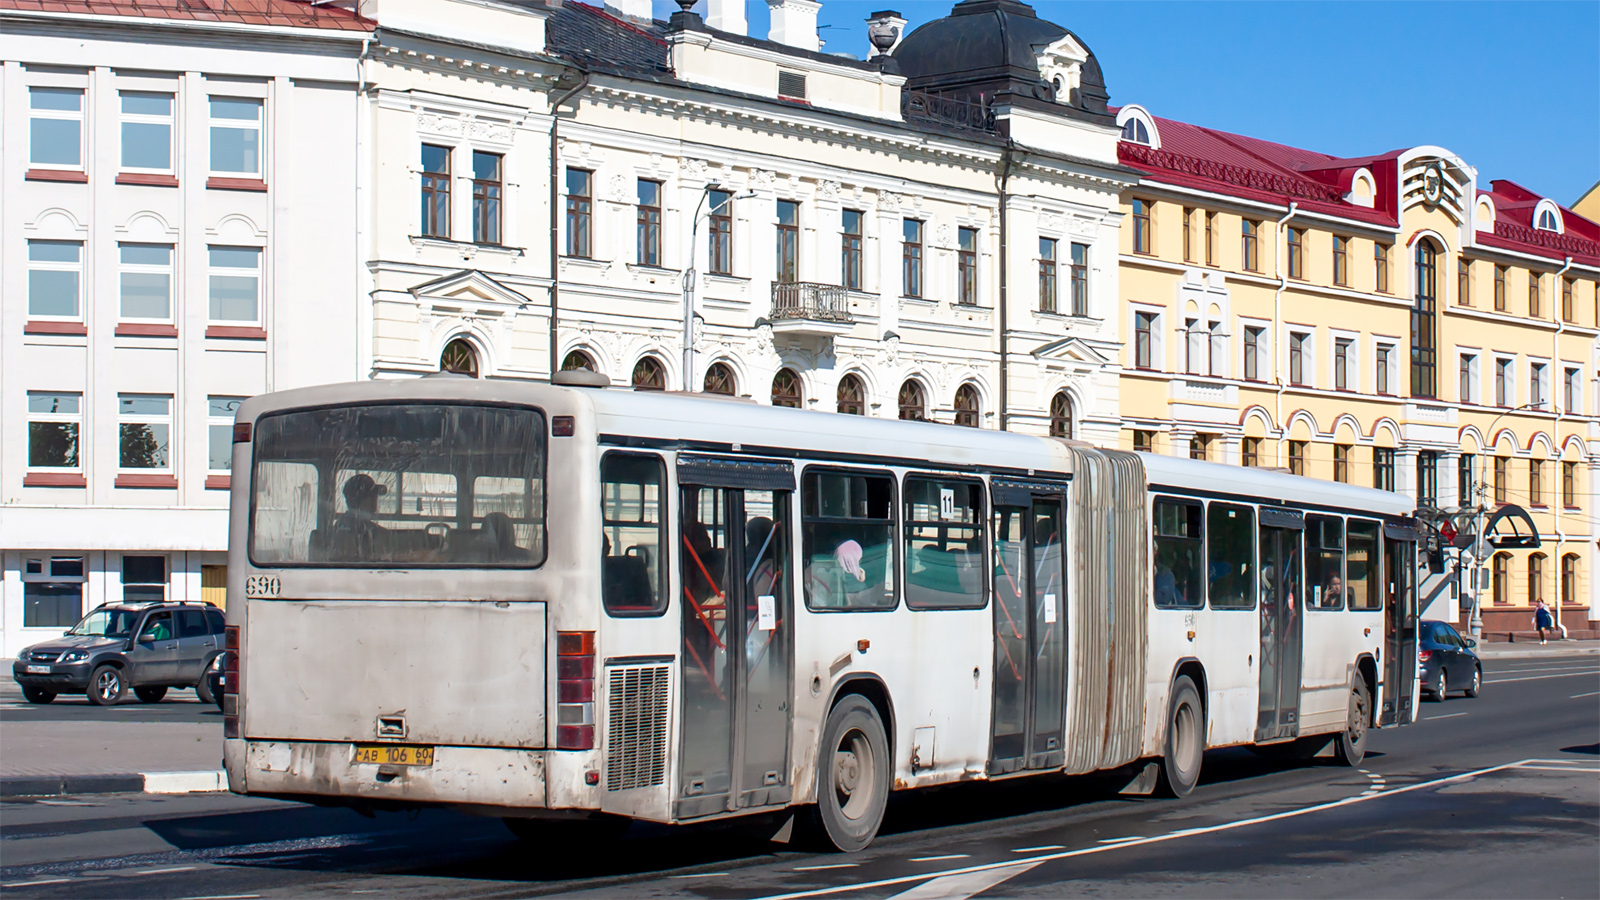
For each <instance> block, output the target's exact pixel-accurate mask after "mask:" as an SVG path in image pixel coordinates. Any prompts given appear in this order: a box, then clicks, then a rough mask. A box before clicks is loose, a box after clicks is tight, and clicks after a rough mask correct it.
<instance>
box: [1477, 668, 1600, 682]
mask: <svg viewBox="0 0 1600 900" xmlns="http://www.w3.org/2000/svg"><path fill="white" fill-rule="evenodd" d="M1579 675H1600V669H1594V670H1591V671H1588V672H1568V673H1567V674H1565V675H1529V676H1528V677H1527V678H1485V679H1484V680H1483V683H1484V684H1506V683H1509V682H1512V681H1543V680H1545V679H1547V678H1576V677H1578V676H1579Z"/></svg>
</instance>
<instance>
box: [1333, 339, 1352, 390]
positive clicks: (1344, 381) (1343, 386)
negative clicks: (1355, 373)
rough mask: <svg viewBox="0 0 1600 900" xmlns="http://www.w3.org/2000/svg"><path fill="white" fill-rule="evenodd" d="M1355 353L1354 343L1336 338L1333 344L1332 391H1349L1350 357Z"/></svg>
mask: <svg viewBox="0 0 1600 900" xmlns="http://www.w3.org/2000/svg"><path fill="white" fill-rule="evenodd" d="M1354 352H1355V341H1353V340H1351V339H1350V338H1337V339H1335V340H1334V342H1333V389H1334V390H1336V391H1348V390H1350V355H1351V354H1352V353H1354Z"/></svg>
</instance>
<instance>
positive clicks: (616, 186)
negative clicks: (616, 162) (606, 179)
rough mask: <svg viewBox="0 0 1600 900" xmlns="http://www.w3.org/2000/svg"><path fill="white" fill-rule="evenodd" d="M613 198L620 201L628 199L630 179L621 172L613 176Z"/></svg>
mask: <svg viewBox="0 0 1600 900" xmlns="http://www.w3.org/2000/svg"><path fill="white" fill-rule="evenodd" d="M611 199H613V200H615V201H617V202H618V203H624V202H626V201H627V200H628V179H626V178H624V177H623V176H622V175H621V174H617V175H613V176H611Z"/></svg>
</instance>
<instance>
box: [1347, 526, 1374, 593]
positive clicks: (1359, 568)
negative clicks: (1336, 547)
mask: <svg viewBox="0 0 1600 900" xmlns="http://www.w3.org/2000/svg"><path fill="white" fill-rule="evenodd" d="M1348 529H1349V535H1348V538H1349V539H1348V541H1346V554H1345V562H1346V564H1347V566H1348V569H1347V570H1346V572H1345V580H1346V581H1347V582H1349V587H1350V589H1349V595H1350V608H1351V609H1363V610H1374V609H1382V608H1383V595H1382V594H1381V593H1379V592H1380V591H1382V590H1383V585H1382V583H1381V579H1379V577H1378V529H1379V525H1378V523H1377V522H1373V521H1370V520H1368V519H1351V520H1350V524H1349V526H1348Z"/></svg>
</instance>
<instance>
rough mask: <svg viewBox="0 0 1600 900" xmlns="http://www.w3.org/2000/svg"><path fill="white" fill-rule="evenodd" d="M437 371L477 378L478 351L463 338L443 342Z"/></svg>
mask: <svg viewBox="0 0 1600 900" xmlns="http://www.w3.org/2000/svg"><path fill="white" fill-rule="evenodd" d="M439 371H441V372H454V373H455V374H457V375H465V376H467V377H468V378H477V377H478V351H477V349H476V348H474V347H473V346H472V342H471V341H468V340H467V339H465V338H456V339H455V340H453V341H451V342H450V343H448V344H445V345H444V352H443V353H441V354H439Z"/></svg>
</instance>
